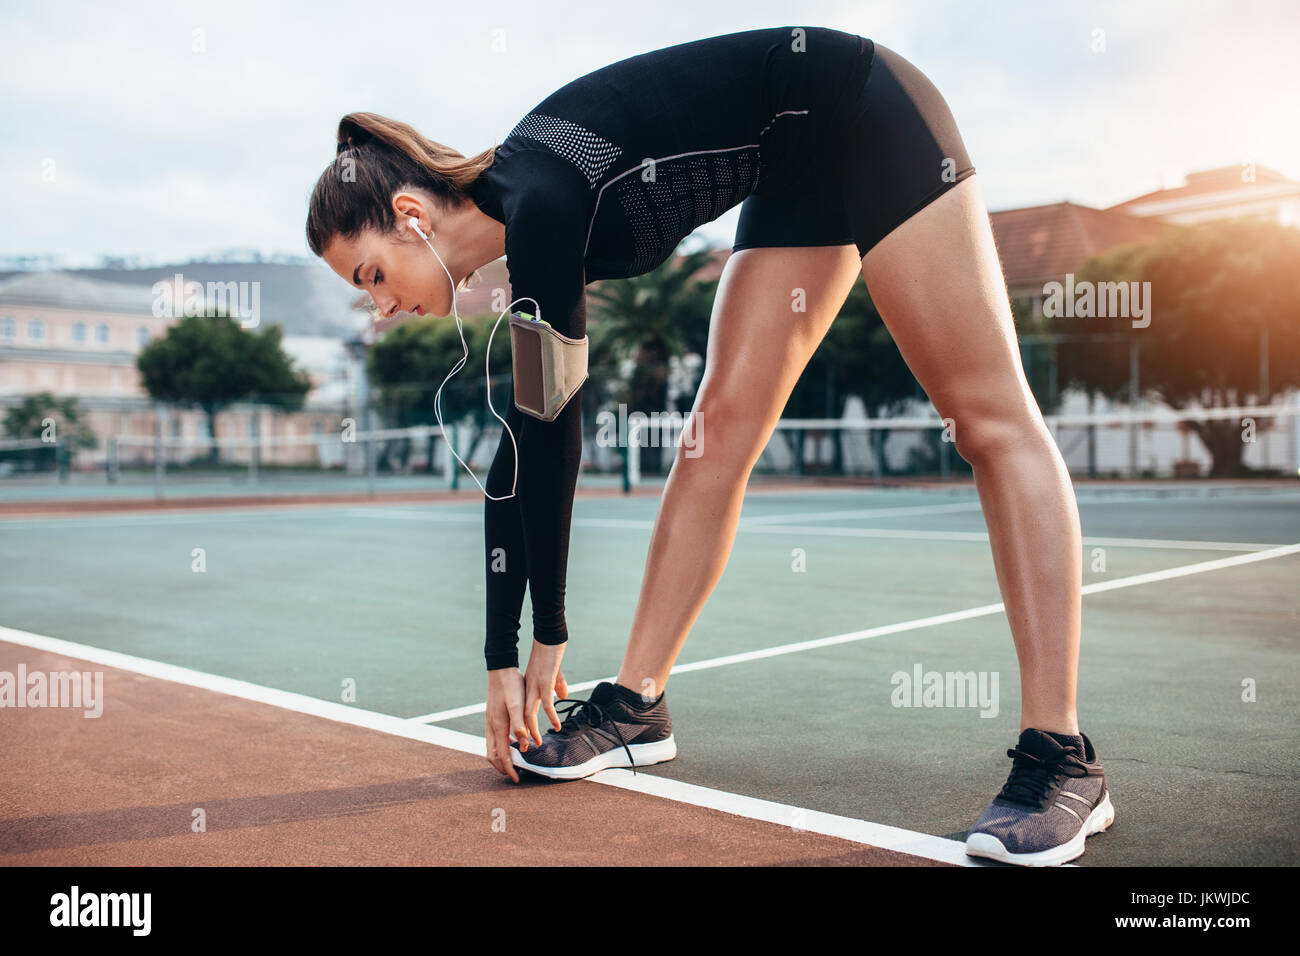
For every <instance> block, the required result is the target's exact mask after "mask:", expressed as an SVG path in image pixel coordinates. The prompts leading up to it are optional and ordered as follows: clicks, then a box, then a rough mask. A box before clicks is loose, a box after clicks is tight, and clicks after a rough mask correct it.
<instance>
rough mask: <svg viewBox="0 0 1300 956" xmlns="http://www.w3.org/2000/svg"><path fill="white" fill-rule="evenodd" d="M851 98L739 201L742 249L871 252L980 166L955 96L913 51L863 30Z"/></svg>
mask: <svg viewBox="0 0 1300 956" xmlns="http://www.w3.org/2000/svg"><path fill="white" fill-rule="evenodd" d="M859 76H860V77H861V81H860V82H861V87H860V89H859V90H858V91H857V93H856V94H854V93H853V90H852V86H851V87H850V97H849V99H848V101H847V103H846V104H843V105H840V106H838V107H837V108H836V109H835V110H834V118H833V120H832V121H831V122H830V123H829V124H828V126H827V128H826V129H824V130H823V131H822V132H821V135H820V136H819V137H818V138H816V139H814V140H813V142H812V143H811V144H809V147H808V148H807V149H805V150H803V151H802V152H799V153H792V154H791V155H790V156H789V157H788V158H783V159H782V160H781V161H780V162H778V163H777V164H775V166H774V168H773V170H772V172H771V174H770V175H765V176H764V177H763V180H762V182H760V183H759V186H758V188H757V189H756V190H755V191H754V192H753V193H751V194H750V196H749V197H748V198H747V199H746V200H745V201H744V203H743V204H742V205H741V207H740V223H739V225H738V226H737V227H736V241H735V243H734V244H733V246H732V249H733V250H740V249H752V248H760V247H764V246H838V245H847V244H849V243H855V244H856V245H857V247H858V254H859V255H866V254H867V251H868V250H870V249H871V247H872V246H874V245H875V244H876V243H878V242H879V241H880V240H881V239H883V238H884V237H885V236H886V235H888V234H889V233H890V232H891V231H892V230H893V229H894V228H895V227H897V226H899V225H900V224H902V223H903V222H904V221H906V220H907V219H908V218H909V217H910V216H911V215H912V214H913V213H915V212H917V211H918V210H920V209H922V208H923V207H925V206H927V205H928V204H930V203H931V202H933V201H934V200H935V199H937V198H938V197H939V196H941V195H942V194H943V193H945V192H946V191H947V190H949V189H951V188H952V187H953V186H955V185H957V183H959V182H961V181H962V180H963V179H966V178H967V177H969V176H972V175H974V173H975V167H974V166H972V165H971V161H970V157H969V156H967V154H966V147H965V146H964V145H963V144H962V140H961V136H960V134H959V133H958V132H957V124H956V122H955V121H954V120H953V117H952V112H951V111H950V110H949V109H948V104H947V103H946V102H945V101H944V98H943V97H942V96H941V95H940V93H939V91H938V90H937V89H936V88H935V86H934V84H933V83H931V82H930V81H929V80H928V79H926V77H925V75H924V74H923V73H921V71H920V70H918V69H917V68H916V67H914V66H913V65H912V64H911V63H909V62H908V61H907V60H905V59H903V58H902V57H901V56H899V55H898V54H897V53H895V52H893V51H892V50H890V49H888V48H886V47H883V46H881V45H880V44H879V43H873V42H872V41H871V40H868V39H866V38H862V51H861V53H860V54H859V60H858V68H857V70H855V72H854V75H853V77H852V78H851V80H850V82H851V83H852V84H853V85H856V84H857V82H859V80H858V77H859Z"/></svg>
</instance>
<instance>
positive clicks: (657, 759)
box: [510, 734, 677, 780]
mask: <svg viewBox="0 0 1300 956" xmlns="http://www.w3.org/2000/svg"><path fill="white" fill-rule="evenodd" d="M627 749H628V750H630V751H632V759H633V760H635V761H636V766H637V767H638V768H640V767H648V766H650V765H651V764H656V763H663V762H664V761H665V760H672V759H673V758H674V757H676V756H677V742H676V741H675V740H673V737H672V734H669V735H668V736H667V737H665V738H664V739H663V740H656V741H655V742H654V743H649V744H629V745H628V748H627ZM510 755H511V757H512V758H513V760H514V765H515V766H516V767H519V768H521V769H523V770H531V771H532V772H533V773H539V774H541V775H542V776H543V777H550V778H551V779H552V780H578V779H581V778H582V777H590V776H591V775H592V774H593V773H599V772H600V771H602V770H608V769H609V768H610V767H631V766H632V764H631V763H629V762H628V759H627V751H625V750H624V749H623V748H622V747H615V748H614V749H613V750H607V751H605V752H604V753H603V754H597V755H596V756H594V757H592V758H591V759H590V760H588V761H587V762H586V763H580V764H576V765H574V766H572V767H541V766H537V765H535V764H531V763H529V762H528V755H527V754H522V753H520V752H519V751H518V750H517V749H516V748H514V747H511V748H510Z"/></svg>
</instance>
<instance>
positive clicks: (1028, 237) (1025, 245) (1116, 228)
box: [989, 202, 1166, 286]
mask: <svg viewBox="0 0 1300 956" xmlns="http://www.w3.org/2000/svg"><path fill="white" fill-rule="evenodd" d="M989 220H990V222H992V224H993V237H994V241H995V242H996V243H997V247H998V257H999V258H1000V259H1001V260H1002V271H1003V274H1004V275H1005V276H1006V280H1007V285H1009V286H1016V285H1023V284H1025V283H1034V282H1045V281H1047V280H1049V279H1058V278H1060V277H1061V276H1063V275H1065V274H1066V273H1067V272H1073V271H1074V270H1075V269H1077V268H1078V267H1079V266H1080V265H1082V264H1083V262H1084V260H1086V259H1087V258H1088V257H1089V256H1094V255H1097V254H1098V253H1102V252H1106V251H1108V250H1110V249H1114V248H1115V247H1116V246H1122V245H1127V244H1128V243H1133V242H1146V241H1147V240H1149V239H1151V238H1153V237H1154V236H1155V235H1156V234H1157V233H1158V232H1160V231H1161V230H1162V229H1164V228H1165V226H1166V223H1163V222H1159V221H1156V220H1151V219H1139V218H1138V217H1136V216H1130V215H1128V214H1127V213H1123V212H1114V211H1112V210H1109V209H1093V208H1092V207H1091V206H1079V205H1076V204H1075V203H1072V202H1061V203H1054V204H1052V205H1050V206H1030V207H1027V208H1025V209H1006V210H1002V211H1001V212H995V213H992V214H990V216H989Z"/></svg>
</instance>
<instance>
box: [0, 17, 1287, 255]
mask: <svg viewBox="0 0 1300 956" xmlns="http://www.w3.org/2000/svg"><path fill="white" fill-rule="evenodd" d="M792 14H797V15H798V16H799V17H800V18H801V19H800V20H796V21H792V20H791V19H790V16H791V15H792ZM782 25H815V26H826V27H833V28H836V29H840V30H846V31H849V32H853V33H860V34H862V35H863V36H867V37H870V38H872V39H873V40H876V41H878V42H880V43H882V44H884V45H885V46H887V47H889V48H890V49H892V50H894V51H896V52H898V53H900V54H902V55H903V56H904V57H906V58H907V59H909V60H911V61H912V62H913V63H915V64H916V65H917V66H918V67H920V69H921V70H922V71H923V72H925V73H926V74H927V75H928V76H929V77H930V79H931V80H933V81H934V83H935V84H936V85H937V86H938V88H939V90H940V91H941V92H942V93H943V95H944V97H945V98H946V99H947V101H948V104H949V106H950V107H951V108H952V111H953V114H954V116H955V117H956V119H957V123H958V126H959V128H960V130H961V132H962V136H963V139H964V141H965V143H966V146H967V150H968V152H969V153H970V155H971V157H972V159H973V161H974V163H975V165H976V168H977V169H978V171H979V179H980V180H981V182H982V188H983V192H984V196H985V199H986V201H987V202H988V205H989V208H990V209H994V210H996V209H1006V208H1013V207H1018V206H1029V205H1038V204H1042V203H1052V202H1059V201H1061V200H1070V201H1072V202H1077V203H1083V204H1086V205H1092V206H1101V207H1104V206H1108V205H1111V204H1113V203H1116V202H1119V201H1122V200H1124V199H1127V198H1130V197H1132V196H1136V195H1139V194H1141V193H1144V192H1148V191H1150V190H1152V189H1157V188H1160V187H1161V186H1162V185H1166V184H1172V183H1176V182H1177V177H1179V176H1180V175H1181V174H1183V173H1186V172H1187V171H1193V170H1197V169H1207V168H1212V167H1216V166H1226V165H1233V166H1239V165H1240V164H1242V163H1244V162H1254V163H1257V164H1260V165H1264V166H1269V167H1272V168H1274V169H1277V170H1279V171H1281V172H1282V173H1284V174H1286V175H1288V176H1290V177H1292V178H1297V179H1300V122H1297V117H1300V70H1297V68H1296V66H1295V64H1296V62H1297V59H1298V57H1300V54H1297V48H1298V46H1300V43H1298V41H1300V2H1297V0H1276V2H1274V0H1182V2H1142V0H1126V2H1091V0H1006V2H1001V0H852V2H850V0H800V2H799V3H797V4H795V3H791V2H789V0H786V2H780V3H778V2H773V0H693V2H678V0H657V2H654V3H644V4H617V3H610V2H609V0H603V2H588V0H583V2H556V3H538V2H536V0H527V2H519V0H494V2H492V3H481V2H480V3H463V2H459V3H447V2H442V0H421V2H414V3H408V2H395V3H393V2H380V3H368V4H363V3H342V2H332V0H313V2H295V3H277V2H265V0H257V2H234V0H212V2H172V3H162V2H126V3H122V4H103V3H93V2H87V3H72V2H59V0H37V2H13V0H0V38H2V39H0V105H2V106H3V117H4V120H3V123H0V175H2V176H3V181H4V183H5V184H6V187H7V188H5V189H4V190H0V258H4V257H10V256H14V255H32V254H35V255H51V256H55V257H57V260H58V263H59V264H60V265H62V266H63V267H68V268H72V267H77V266H91V265H97V264H98V263H99V260H100V257H101V256H105V255H107V256H117V257H129V258H135V259H136V260H138V261H140V262H141V264H145V265H154V264H161V263H170V262H184V261H187V260H189V259H191V258H205V257H209V256H219V255H220V254H221V253H222V252H223V251H226V250H231V249H240V250H256V251H258V252H260V253H262V254H263V255H300V256H309V255H310V252H309V250H308V249H307V246H306V242H305V239H304V236H303V225H304V221H305V218H306V209H307V201H308V197H309V196H310V192H311V188H312V185H313V184H314V182H315V180H316V178H317V177H318V176H319V175H320V173H321V171H322V170H323V169H324V167H325V166H326V165H327V164H328V163H329V161H330V159H331V158H332V157H333V155H334V142H335V131H336V129H337V126H338V121H339V119H340V117H342V116H343V115H344V114H345V113H348V112H351V111H355V110H366V111H371V112H376V113H381V114H384V115H387V116H391V117H394V118H397V119H401V120H403V121H405V122H407V123H409V124H411V125H412V126H414V127H416V128H417V129H419V130H420V131H421V132H422V133H424V134H425V135H426V136H428V137H429V138H431V139H434V140H436V141H438V142H441V143H444V144H446V145H449V146H452V147H454V148H455V149H457V150H459V151H460V152H462V153H465V154H467V155H469V154H473V153H476V152H478V151H480V150H482V149H485V148H486V147H487V146H489V145H491V144H493V143H497V142H500V141H501V140H502V139H504V137H505V136H506V134H507V133H508V132H509V131H510V129H511V128H512V127H513V126H514V125H515V123H516V122H518V120H519V119H520V118H521V117H522V116H523V115H524V114H525V113H527V112H528V111H529V110H530V109H531V108H532V107H533V106H535V105H536V104H537V103H538V102H539V101H541V100H542V99H543V98H544V97H545V96H546V95H548V94H549V93H550V92H552V91H553V90H555V89H557V88H558V87H560V86H563V85H564V84H565V83H567V82H569V81H570V80H572V79H574V78H576V77H578V76H581V75H583V74H585V73H588V72H590V71H592V70H595V69H598V68H600V67H601V66H605V65H607V64H609V63H612V62H614V61H616V60H620V59H623V58H624V57H628V56H632V55H634V54H637V53H644V52H647V51H649V50H654V49H657V48H660V47H664V46H670V45H672V44H675V43H682V42H686V41H689V40H695V39H700V38H702V37H706V36H715V35H718V34H722V33H731V32H735V31H739V30H748V29H755V28H759V27H768V26H782ZM502 46H504V50H502V49H501V48H502ZM737 215H738V210H736V209H733V210H731V211H730V212H728V213H727V214H726V215H724V216H723V217H722V218H721V219H719V220H717V221H715V222H714V223H711V224H709V225H707V226H704V227H701V229H700V230H698V231H697V232H698V234H699V235H700V236H701V237H702V238H704V239H706V240H708V241H711V242H715V243H719V244H727V245H729V244H730V241H731V238H732V235H733V233H734V230H735V225H736V217H737Z"/></svg>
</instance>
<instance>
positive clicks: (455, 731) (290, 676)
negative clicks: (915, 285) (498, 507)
mask: <svg viewBox="0 0 1300 956" xmlns="http://www.w3.org/2000/svg"><path fill="white" fill-rule="evenodd" d="M585 482H586V478H585V476H584V480H583V482H582V483H580V486H579V495H578V499H577V501H576V504H575V511H574V524H573V533H572V534H573V537H572V544H571V552H570V564H569V587H568V595H569V598H568V601H569V603H568V621H569V627H570V634H571V640H570V644H569V647H568V648H567V650H566V654H565V658H564V673H565V676H566V677H567V678H568V680H569V682H570V684H569V686H570V696H579V697H581V696H586V694H585V691H586V690H587V689H589V688H590V687H593V686H594V685H595V683H596V682H598V681H599V680H602V679H612V675H614V674H615V673H616V672H617V670H618V667H619V663H620V661H621V658H622V653H623V647H624V644H625V641H626V636H627V629H628V627H629V625H630V622H631V619H632V614H633V610H634V608H635V605H636V600H637V596H638V590H639V586H640V578H641V571H642V568H643V565H644V561H645V556H646V550H647V546H648V543H649V539H650V533H651V529H652V526H653V521H654V517H655V514H656V509H657V507H658V504H659V498H658V494H657V489H656V488H655V486H654V483H653V481H648V482H645V483H644V484H643V487H641V488H639V489H638V493H635V494H630V495H622V494H619V493H617V490H616V489H615V488H612V487H607V486H604V485H602V484H601V483H600V482H595V483H594V484H592V486H591V487H590V488H588V487H587V484H586V483H585ZM1077 491H1078V495H1079V501H1080V510H1081V514H1082V519H1083V530H1084V536H1085V538H1084V585H1085V597H1084V604H1083V607H1084V643H1083V651H1082V659H1081V665H1080V677H1079V703H1080V720H1081V727H1082V729H1083V730H1084V732H1085V733H1087V734H1088V735H1089V736H1090V737H1091V738H1092V739H1093V740H1094V742H1095V743H1096V745H1097V747H1098V751H1099V753H1100V756H1101V759H1102V762H1103V764H1104V766H1105V768H1106V770H1107V773H1108V776H1109V778H1110V786H1111V789H1112V794H1113V801H1114V803H1115V806H1116V810H1117V820H1116V823H1115V825H1114V826H1113V827H1112V829H1110V830H1109V831H1108V832H1106V833H1104V834H1101V835H1099V836H1097V837H1094V838H1092V839H1090V840H1089V841H1088V849H1087V852H1086V854H1085V855H1084V856H1083V857H1082V858H1080V860H1079V861H1077V862H1078V864H1079V865H1080V866H1111V865H1128V864H1137V865H1147V864H1171V865H1203V864H1221V865H1250V864H1281V865H1295V864H1296V863H1297V862H1300V848H1298V847H1297V841H1296V838H1295V834H1294V828H1293V823H1294V820H1295V819H1296V817H1297V811H1298V810H1300V783H1297V779H1298V776H1300V775H1298V774H1297V770H1298V769H1300V768H1298V767H1297V758H1296V754H1295V747H1294V740H1295V738H1296V732H1297V729H1298V728H1297V716H1296V715H1297V713H1300V689H1298V688H1300V666H1298V665H1297V658H1296V654H1295V650H1296V646H1295V645H1296V640H1297V635H1300V597H1298V596H1297V595H1300V588H1297V586H1296V585H1297V580H1300V544H1298V543H1297V542H1300V487H1297V484H1296V482H1294V481H1290V482H1287V481H1283V480H1277V481H1249V482H1239V483H1209V482H1118V483H1115V482H1112V483H1092V482H1086V481H1081V482H1080V483H1079V484H1078V486H1077ZM178 504H179V503H178ZM481 550H482V500H481V496H480V495H479V494H478V492H477V489H474V488H473V487H472V485H471V488H470V490H469V491H465V490H461V491H458V492H450V491H446V492H443V493H441V494H440V495H439V496H438V497H437V499H436V500H426V501H401V500H387V499H383V498H373V499H365V498H357V499H356V500H355V501H353V502H350V503H349V502H343V503H332V504H313V503H310V502H306V503H303V502H299V503H297V504H292V505H291V504H290V503H288V502H287V501H285V502H276V503H273V502H272V501H271V500H263V501H261V502H250V503H248V504H246V505H242V506H241V505H236V506H229V507H222V508H207V509H195V508H188V509H187V508H184V507H179V506H178V507H176V508H174V509H151V510H141V511H134V512H120V513H110V512H88V513H80V514H32V515H15V514H10V515H9V516H7V517H6V518H4V520H0V574H2V575H3V578H2V580H3V585H0V595H2V597H0V606H2V607H3V611H2V613H0V625H3V627H0V671H8V672H10V673H15V674H16V673H17V672H18V668H19V666H20V665H22V666H24V667H25V669H26V671H27V672H28V673H29V674H30V673H31V672H35V671H45V672H49V673H54V672H56V671H70V670H77V671H99V672H102V673H103V675H104V677H103V682H104V683H103V697H102V701H101V703H102V716H100V717H98V718H88V717H86V716H84V715H83V712H82V711H80V710H75V709H72V708H67V707H62V708H56V707H46V708H20V709H14V710H12V711H10V712H9V713H8V714H7V715H6V718H5V723H4V727H5V728H6V729H5V732H4V733H3V734H0V760H2V761H3V763H4V764H5V765H6V767H8V768H11V772H7V773H6V774H5V775H4V781H3V783H2V784H0V861H2V862H4V863H6V864H45V863H56V862H57V863H72V864H110V865H111V864H118V863H134V864H141V863H143V864H151V863H184V864H205V863H362V862H364V863H485V864H498V863H575V862H576V863H583V862H587V863H595V862H618V863H632V862H648V863H699V864H718V863H721V864H758V863H787V864H790V863H801V864H807V863H817V864H826V863H842V864H861V863H875V864H934V863H944V862H946V863H958V864H962V865H966V864H968V863H969V862H971V861H968V860H967V858H965V856H964V853H963V852H962V845H961V842H960V841H961V840H963V839H964V836H965V830H966V828H967V827H969V826H970V825H971V824H972V823H973V822H974V821H975V819H976V818H977V817H978V815H979V813H980V811H981V810H982V809H983V807H984V806H985V805H986V804H987V802H988V800H989V799H990V798H991V797H992V796H993V795H994V794H995V793H996V792H997V789H998V788H999V787H1000V786H1001V784H1002V782H1003V781H1004V780H1005V777H1006V773H1007V771H1008V770H1009V768H1010V761H1009V760H1008V759H1007V758H1006V757H1005V756H1004V753H1005V750H1006V749H1007V748H1008V747H1010V746H1013V745H1014V743H1015V740H1016V737H1017V734H1018V731H1019V724H1018V717H1019V704H1018V701H1019V681H1018V676H1017V668H1016V658H1015V652H1014V648H1013V645H1012V642H1011V638H1010V632H1009V630H1008V628H1007V624H1006V621H1005V617H1004V616H1003V615H1002V613H1001V608H1000V605H999V601H1000V595H999V593H998V589H997V582H996V579H995V577H994V572H993V565H992V560H991V556H990V550H989V545H988V541H987V539H986V537H985V536H984V522H983V518H982V516H981V513H980V510H979V503H978V500H977V498H976V497H975V494H974V491H973V489H972V487H971V486H970V485H969V483H966V482H962V481H951V482H946V483H937V482H936V483H933V484H932V485H929V486H924V487H912V488H909V487H897V488H894V487H874V486H871V485H862V486H858V487H850V486H847V485H845V486H841V487H834V486H831V487H823V486H816V485H813V484H811V483H803V484H800V483H796V482H790V481H779V482H769V481H764V480H761V479H759V478H757V477H756V478H755V480H754V481H752V482H751V486H750V494H749V495H748V497H747V499H746V503H745V508H744V512H743V515H742V520H741V527H740V531H739V533H738V535H737V539H736V545H735V549H734V551H733V552H732V556H731V559H730V562H729V564H728V566H727V570H726V573H725V574H724V576H723V579H722V581H721V583H720V584H719V586H718V588H717V590H716V591H715V592H714V594H713V597H712V598H711V600H710V602H709V604H708V605H707V607H706V608H705V609H704V612H703V613H702V615H701V617H700V619H699V620H698V622H697V624H696V626H695V629H694V631H693V632H692V635H691V637H690V639H689V640H688V641H687V643H686V646H685V649H684V650H683V652H682V655H681V657H680V658H679V661H678V665H677V668H676V670H675V671H674V676H673V678H672V680H671V682H670V683H669V685H668V688H667V690H668V703H669V706H670V708H671V710H672V715H673V719H674V734H675V736H676V737H677V740H678V752H679V755H678V757H677V758H676V759H675V760H673V761H670V762H668V763H666V764H661V765H656V766H654V767H651V768H648V769H647V770H646V771H644V772H641V773H638V774H636V775H634V774H633V773H632V772H631V771H625V770H609V771H604V772H602V773H601V774H598V775H597V776H595V777H593V778H590V779H588V780H585V781H580V782H575V783H562V784H555V783H548V782H541V781H538V780H535V779H533V778H528V777H525V778H524V782H523V783H521V784H520V785H518V786H516V785H514V784H512V783H511V782H510V781H509V780H507V779H506V778H504V777H501V776H500V775H499V774H497V773H496V772H495V771H493V770H492V769H491V768H490V767H489V766H488V765H487V763H486V761H485V760H484V759H483V757H482V753H483V744H482V733H483V711H482V702H483V700H484V692H485V683H486V682H485V679H484V671H483V661H482V630H483V622H482V617H483V601H482V587H483V583H482V580H481V578H482V572H481V565H480V560H479V555H480V554H481ZM200 567H201V568H202V570H198V569H199V568H200ZM530 613H531V609H530V607H529V606H528V604H527V603H525V607H524V620H525V621H528V620H529V619H530ZM528 633H529V631H528V627H527V625H525V628H524V642H525V645H526V642H527V640H528ZM931 672H936V673H937V674H939V675H941V676H942V677H944V678H945V680H946V683H945V687H946V688H947V689H948V692H947V693H946V694H945V695H941V699H940V700H939V703H942V704H943V706H930V705H928V704H933V703H934V701H931V700H929V698H928V697H927V698H925V699H923V698H922V696H921V694H920V693H919V692H918V693H917V694H916V695H915V697H914V698H910V699H909V698H908V697H907V695H906V694H901V695H900V693H899V687H900V686H902V684H901V677H900V675H906V676H907V677H908V678H913V677H916V676H921V675H928V674H930V673H931ZM949 675H957V676H956V678H955V679H954V678H953V677H951V676H949ZM927 679H928V678H927ZM963 686H965V687H966V688H967V689H969V690H970V694H968V695H966V696H965V697H964V698H963V696H962V694H961V693H960V688H961V687H963ZM954 687H955V688H957V689H958V693H957V695H956V696H955V697H954V695H953V693H952V689H953V688H954ZM1243 698H1246V699H1243ZM927 701H928V704H927ZM900 702H909V703H912V704H913V706H899V704H900ZM918 703H919V704H921V706H915V705H916V704H918ZM542 726H543V729H545V727H546V726H547V725H546V722H545V719H544V718H543V720H542ZM199 810H202V813H201V814H199V813H197V811H199ZM200 816H201V817H202V818H203V820H204V821H205V830H204V832H196V830H195V827H196V826H197V825H196V824H195V823H194V820H195V819H197V818H199V817H200ZM989 865H996V864H989Z"/></svg>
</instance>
